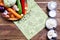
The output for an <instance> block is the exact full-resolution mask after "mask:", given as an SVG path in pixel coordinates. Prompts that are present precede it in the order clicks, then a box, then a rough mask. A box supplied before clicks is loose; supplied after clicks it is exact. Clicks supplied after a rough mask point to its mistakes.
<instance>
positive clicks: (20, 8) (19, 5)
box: [17, 0, 22, 14]
mask: <svg viewBox="0 0 60 40" xmlns="http://www.w3.org/2000/svg"><path fill="white" fill-rule="evenodd" d="M17 6H18V8H19V11H18V13H19V14H22V6H21V3H20V0H17Z"/></svg>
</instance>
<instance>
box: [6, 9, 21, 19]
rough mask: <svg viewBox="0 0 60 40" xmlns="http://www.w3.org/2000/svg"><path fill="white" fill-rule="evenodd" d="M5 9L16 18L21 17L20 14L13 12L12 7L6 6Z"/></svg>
mask: <svg viewBox="0 0 60 40" xmlns="http://www.w3.org/2000/svg"><path fill="white" fill-rule="evenodd" d="M7 10H8V11H9V12H11V13H12V14H13V15H15V16H16V17H17V18H19V19H20V18H22V16H21V15H19V14H18V13H17V12H15V11H14V10H13V9H12V8H7Z"/></svg>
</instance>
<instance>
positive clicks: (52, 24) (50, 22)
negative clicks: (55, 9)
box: [46, 18, 57, 29]
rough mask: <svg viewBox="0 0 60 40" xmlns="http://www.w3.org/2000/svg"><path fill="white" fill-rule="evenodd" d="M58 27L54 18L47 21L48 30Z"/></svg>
mask: <svg viewBox="0 0 60 40" xmlns="http://www.w3.org/2000/svg"><path fill="white" fill-rule="evenodd" d="M56 27H57V21H56V19H53V18H49V19H48V20H47V21H46V28H47V29H54V28H56Z"/></svg>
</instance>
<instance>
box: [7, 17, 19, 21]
mask: <svg viewBox="0 0 60 40" xmlns="http://www.w3.org/2000/svg"><path fill="white" fill-rule="evenodd" d="M8 20H12V21H14V20H18V19H17V18H9V19H8Z"/></svg>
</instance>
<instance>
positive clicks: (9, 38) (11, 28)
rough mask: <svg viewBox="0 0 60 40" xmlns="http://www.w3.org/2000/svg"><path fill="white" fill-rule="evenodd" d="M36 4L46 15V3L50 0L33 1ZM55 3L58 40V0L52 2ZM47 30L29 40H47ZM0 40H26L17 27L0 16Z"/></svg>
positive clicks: (59, 1) (59, 33) (59, 8)
mask: <svg viewBox="0 0 60 40" xmlns="http://www.w3.org/2000/svg"><path fill="white" fill-rule="evenodd" d="M35 1H36V2H37V4H38V5H39V6H40V7H41V8H42V9H43V11H44V12H45V13H47V10H46V9H47V8H46V7H47V3H48V2H49V1H51V0H35ZM54 1H56V2H57V4H58V6H57V9H56V11H57V16H56V17H55V19H57V22H58V26H57V29H56V31H57V33H58V37H57V40H60V0H54ZM47 32H48V30H46V29H43V30H42V31H41V32H39V33H38V34H37V35H35V36H34V37H33V38H32V39H31V40H47V37H46V34H47ZM0 40H27V39H26V38H25V36H24V35H23V33H22V32H21V31H20V30H19V29H18V28H17V26H16V25H15V24H14V23H13V22H12V21H7V20H5V19H4V18H2V17H1V15H0Z"/></svg>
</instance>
